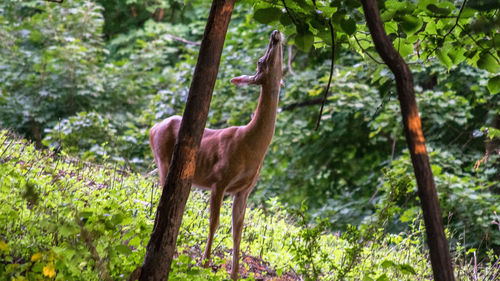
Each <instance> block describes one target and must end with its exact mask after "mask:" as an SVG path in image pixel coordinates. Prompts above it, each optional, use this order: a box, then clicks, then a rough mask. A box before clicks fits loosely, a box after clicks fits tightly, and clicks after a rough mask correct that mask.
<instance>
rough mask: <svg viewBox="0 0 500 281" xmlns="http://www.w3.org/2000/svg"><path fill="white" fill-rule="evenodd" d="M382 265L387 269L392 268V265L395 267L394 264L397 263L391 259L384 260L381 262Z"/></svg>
mask: <svg viewBox="0 0 500 281" xmlns="http://www.w3.org/2000/svg"><path fill="white" fill-rule="evenodd" d="M380 266H382V268H384V269H387V268H390V267H394V266H395V264H394V262H393V261H390V260H384V261H383V262H382V263H381V264H380ZM377 280H378V279H377Z"/></svg>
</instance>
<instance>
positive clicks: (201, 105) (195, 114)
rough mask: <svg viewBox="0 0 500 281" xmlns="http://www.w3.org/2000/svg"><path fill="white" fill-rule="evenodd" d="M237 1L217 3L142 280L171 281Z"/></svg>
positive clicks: (206, 29) (210, 19)
mask: <svg viewBox="0 0 500 281" xmlns="http://www.w3.org/2000/svg"><path fill="white" fill-rule="evenodd" d="M235 1H236V0H227V1H224V0H214V1H213V2H212V7H211V9H210V15H209V17H208V20H207V25H206V27H205V33H204V35H203V40H202V43H201V47H200V52H199V55H198V61H197V63H196V67H195V70H194V75H193V80H192V82H191V87H190V89H189V96H188V99H187V103H186V109H185V111H184V115H183V117H182V123H181V127H180V129H179V136H178V138H177V142H176V144H175V148H174V153H173V156H172V162H171V165H170V168H169V172H168V175H167V179H166V182H165V186H164V187H163V192H162V195H161V198H160V202H159V205H158V208H157V210H156V218H155V224H154V228H153V232H152V233H151V238H150V240H149V243H148V245H147V248H146V256H145V257H144V263H143V266H142V271H141V276H140V278H139V280H168V274H169V272H170V266H171V263H172V259H173V255H174V253H175V245H176V241H177V234H178V232H179V228H180V225H181V221H182V214H183V212H184V208H185V206H186V201H187V199H188V197H189V192H190V189H191V182H192V178H193V176H194V172H195V163H196V159H195V157H196V154H197V152H198V148H199V146H200V142H201V138H202V135H203V130H204V127H205V123H206V120H207V115H208V109H209V107H210V100H211V99H212V92H213V88H214V85H215V79H216V77H217V72H218V69H219V63H220V58H221V53H222V47H223V45H224V39H225V36H226V32H227V27H228V25H229V21H230V19H231V14H232V11H233V7H234V3H235Z"/></svg>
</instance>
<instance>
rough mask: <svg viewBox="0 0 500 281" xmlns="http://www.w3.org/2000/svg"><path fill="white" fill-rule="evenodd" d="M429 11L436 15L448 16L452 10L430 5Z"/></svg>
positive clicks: (428, 6)
mask: <svg viewBox="0 0 500 281" xmlns="http://www.w3.org/2000/svg"><path fill="white" fill-rule="evenodd" d="M426 8H427V10H429V11H431V12H433V13H435V14H441V15H444V16H445V15H448V14H449V13H451V10H449V9H447V8H442V7H438V6H437V5H435V4H429V5H427V7H426Z"/></svg>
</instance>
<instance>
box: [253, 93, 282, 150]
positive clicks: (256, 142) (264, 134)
mask: <svg viewBox="0 0 500 281" xmlns="http://www.w3.org/2000/svg"><path fill="white" fill-rule="evenodd" d="M279 91H280V86H279V84H277V85H273V86H271V87H270V86H266V85H262V86H261V87H260V97H259V104H258V105H257V109H256V110H255V113H254V116H253V118H252V121H250V123H248V125H247V126H246V133H247V137H248V141H249V142H248V145H249V146H251V147H253V148H254V149H256V151H255V152H264V153H265V151H267V147H268V146H269V144H270V143H271V140H272V138H273V135H274V128H275V123H276V111H277V108H278V100H279Z"/></svg>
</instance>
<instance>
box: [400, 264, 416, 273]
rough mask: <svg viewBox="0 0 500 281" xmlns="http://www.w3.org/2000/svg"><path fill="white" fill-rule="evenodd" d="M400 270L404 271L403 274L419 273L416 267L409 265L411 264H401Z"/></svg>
mask: <svg viewBox="0 0 500 281" xmlns="http://www.w3.org/2000/svg"><path fill="white" fill-rule="evenodd" d="M399 270H400V271H401V272H402V273H403V274H417V272H416V271H415V269H414V268H413V267H412V266H411V265H409V264H406V263H404V264H400V265H399Z"/></svg>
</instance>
